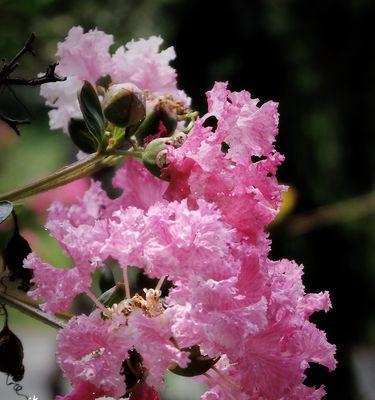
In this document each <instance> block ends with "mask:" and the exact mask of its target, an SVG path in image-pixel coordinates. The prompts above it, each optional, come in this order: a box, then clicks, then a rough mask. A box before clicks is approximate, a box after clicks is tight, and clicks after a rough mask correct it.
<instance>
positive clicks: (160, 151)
mask: <svg viewBox="0 0 375 400" xmlns="http://www.w3.org/2000/svg"><path fill="white" fill-rule="evenodd" d="M167 144H171V138H170V137H167V138H158V139H155V140H153V141H151V142H150V143H149V144H148V145H147V147H146V149H145V151H144V152H143V154H142V161H143V164H144V165H145V167H146V168H147V169H148V170H149V171H150V172H151V173H152V174H153V175H155V176H157V177H160V173H161V169H162V168H163V167H165V166H166V165H167Z"/></svg>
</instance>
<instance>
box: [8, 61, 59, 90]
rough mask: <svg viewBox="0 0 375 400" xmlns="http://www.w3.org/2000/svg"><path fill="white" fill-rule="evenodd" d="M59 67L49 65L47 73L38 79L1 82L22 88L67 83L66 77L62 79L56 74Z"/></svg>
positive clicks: (11, 79) (16, 79)
mask: <svg viewBox="0 0 375 400" xmlns="http://www.w3.org/2000/svg"><path fill="white" fill-rule="evenodd" d="M57 65H58V63H55V64H50V65H48V67H47V69H46V72H45V73H44V74H43V75H41V76H38V77H36V78H32V79H24V78H5V79H3V80H0V85H1V84H6V85H22V86H39V85H43V84H44V83H48V82H60V81H65V80H66V78H65V77H61V76H59V75H57V74H56V72H55V70H56V67H57Z"/></svg>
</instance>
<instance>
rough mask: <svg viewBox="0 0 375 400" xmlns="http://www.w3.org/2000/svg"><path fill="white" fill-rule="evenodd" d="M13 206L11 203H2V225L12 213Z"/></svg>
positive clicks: (0, 211)
mask: <svg viewBox="0 0 375 400" xmlns="http://www.w3.org/2000/svg"><path fill="white" fill-rule="evenodd" d="M12 210H13V204H12V203H11V202H10V201H6V200H5V201H0V224H1V223H3V222H4V221H5V220H6V219H7V218H8V217H9V215H10V214H11V213H12Z"/></svg>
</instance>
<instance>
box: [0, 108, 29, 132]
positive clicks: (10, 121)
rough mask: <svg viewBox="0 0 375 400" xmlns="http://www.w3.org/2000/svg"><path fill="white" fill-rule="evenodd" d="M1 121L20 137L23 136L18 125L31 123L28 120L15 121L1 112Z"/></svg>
mask: <svg viewBox="0 0 375 400" xmlns="http://www.w3.org/2000/svg"><path fill="white" fill-rule="evenodd" d="M0 120H1V121H3V122H5V123H6V124H7V125H8V126H9V127H10V128H11V129H13V130H14V132H16V134H17V135H18V136H20V134H21V132H20V130H19V129H18V125H26V124H29V123H30V121H29V120H27V119H13V118H10V117H8V116H7V115H5V114H3V113H1V112H0Z"/></svg>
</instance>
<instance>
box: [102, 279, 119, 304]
mask: <svg viewBox="0 0 375 400" xmlns="http://www.w3.org/2000/svg"><path fill="white" fill-rule="evenodd" d="M124 299H125V285H124V284H123V283H120V282H118V283H116V285H115V286H114V287H113V288H111V289H109V290H107V291H106V292H104V293H103V294H102V295H101V296H100V297H99V299H98V300H99V301H100V302H101V303H102V304H104V305H105V306H106V307H112V306H113V305H114V304H118V303H120V302H121V301H122V300H124Z"/></svg>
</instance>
